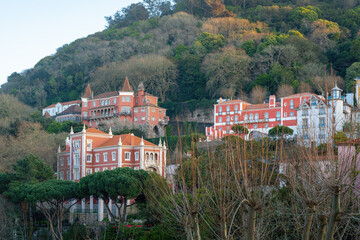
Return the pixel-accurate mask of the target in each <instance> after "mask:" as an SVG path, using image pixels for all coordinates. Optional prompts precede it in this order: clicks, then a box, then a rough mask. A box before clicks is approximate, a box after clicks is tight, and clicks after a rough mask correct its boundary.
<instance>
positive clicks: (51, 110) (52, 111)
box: [42, 100, 81, 117]
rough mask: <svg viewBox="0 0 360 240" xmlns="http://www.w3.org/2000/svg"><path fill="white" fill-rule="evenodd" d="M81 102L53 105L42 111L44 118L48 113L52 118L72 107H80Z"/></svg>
mask: <svg viewBox="0 0 360 240" xmlns="http://www.w3.org/2000/svg"><path fill="white" fill-rule="evenodd" d="M80 104H81V101H80V100H76V101H70V102H63V103H60V102H58V103H56V104H52V105H50V106H47V107H46V108H44V109H43V110H42V115H43V116H44V115H45V114H46V113H48V114H49V115H50V116H51V117H55V116H56V115H57V114H59V113H62V112H63V111H65V110H66V109H68V108H69V107H70V106H73V105H77V106H80Z"/></svg>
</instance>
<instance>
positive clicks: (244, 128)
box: [231, 125, 249, 134]
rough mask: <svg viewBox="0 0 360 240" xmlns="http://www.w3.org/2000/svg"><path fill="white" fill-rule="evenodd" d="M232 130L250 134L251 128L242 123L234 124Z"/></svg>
mask: <svg viewBox="0 0 360 240" xmlns="http://www.w3.org/2000/svg"><path fill="white" fill-rule="evenodd" d="M231 130H233V131H234V132H235V133H237V134H248V133H249V130H248V129H247V128H246V127H244V126H241V125H234V126H232V127H231Z"/></svg>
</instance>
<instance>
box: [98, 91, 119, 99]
mask: <svg viewBox="0 0 360 240" xmlns="http://www.w3.org/2000/svg"><path fill="white" fill-rule="evenodd" d="M115 96H119V92H118V91H114V92H106V93H101V94H99V95H97V96H95V97H94V99H99V98H107V97H115Z"/></svg>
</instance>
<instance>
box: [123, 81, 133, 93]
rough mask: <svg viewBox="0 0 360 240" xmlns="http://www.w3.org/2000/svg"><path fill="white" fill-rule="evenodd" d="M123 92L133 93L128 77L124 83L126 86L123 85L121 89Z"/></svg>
mask: <svg viewBox="0 0 360 240" xmlns="http://www.w3.org/2000/svg"><path fill="white" fill-rule="evenodd" d="M121 91H122V92H132V91H133V90H132V88H131V86H130V83H129V79H128V77H126V78H125V81H124V84H123V86H122V88H121Z"/></svg>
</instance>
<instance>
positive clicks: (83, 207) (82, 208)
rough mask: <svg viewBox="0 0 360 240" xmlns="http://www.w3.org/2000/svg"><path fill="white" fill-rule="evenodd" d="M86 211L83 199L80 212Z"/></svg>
mask: <svg viewBox="0 0 360 240" xmlns="http://www.w3.org/2000/svg"><path fill="white" fill-rule="evenodd" d="M85 210H86V205H85V198H83V199H82V200H81V212H82V213H84V212H85Z"/></svg>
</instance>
